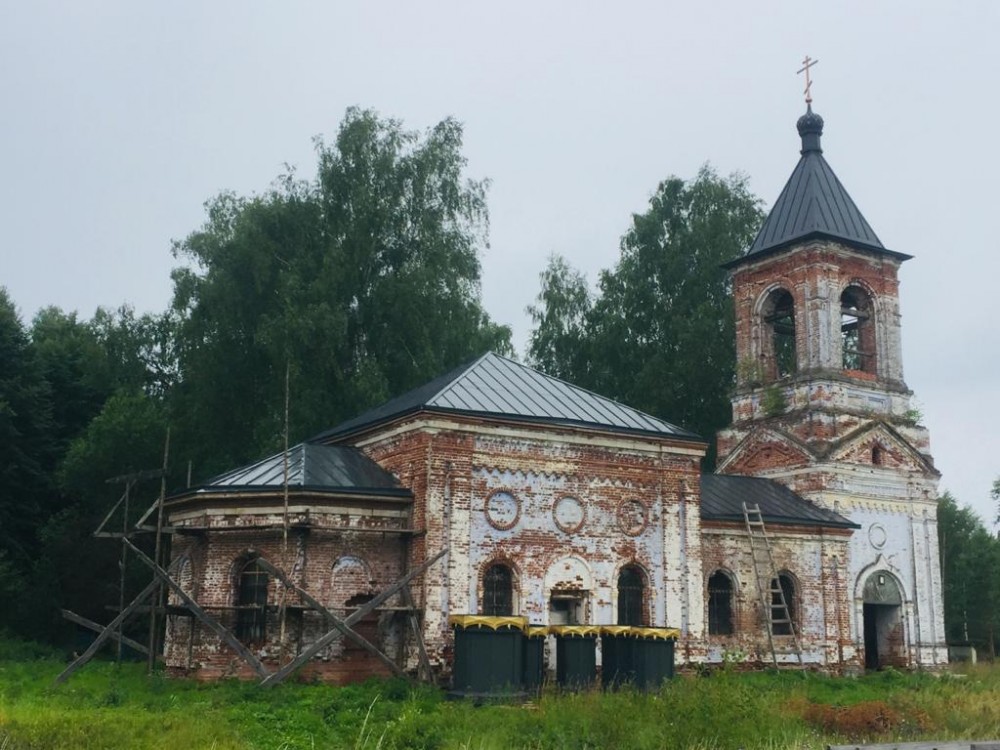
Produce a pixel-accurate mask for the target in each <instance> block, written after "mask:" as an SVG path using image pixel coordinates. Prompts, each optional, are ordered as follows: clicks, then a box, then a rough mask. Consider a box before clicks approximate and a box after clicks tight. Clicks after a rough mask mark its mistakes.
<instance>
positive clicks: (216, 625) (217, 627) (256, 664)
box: [122, 539, 270, 678]
mask: <svg viewBox="0 0 1000 750" xmlns="http://www.w3.org/2000/svg"><path fill="white" fill-rule="evenodd" d="M122 541H123V542H124V543H125V544H127V545H128V546H129V547H130V548H131V549H132V551H133V552H134V553H135V555H136V556H137V557H138V558H139V559H140V560H142V562H144V563H145V564H146V566H147V567H148V568H149V569H150V570H152V571H153V575H155V576H156V580H155V581H153V583H152V585H153V586H157V585H158V583H159V582H160V581H162V582H163V583H165V584H167V586H168V587H169V589H170V590H171V591H173V592H174V593H175V594H177V596H178V597H179V598H180V600H181V601H182V602H184V605H185V606H186V607H187V608H188V609H190V610H191V611H192V612H193V613H194V616H195V617H197V618H198V619H199V620H201V621H202V622H203V623H205V625H206V626H207V627H208V629H209V630H211V631H212V632H213V633H215V634H216V635H217V636H219V637H220V638H221V639H222V640H224V641H225V642H226V644H227V645H228V646H229V647H230V648H231V649H232V650H233V651H235V652H236V653H237V654H238V655H239V657H240V658H241V659H243V661H245V662H246V663H247V664H249V665H250V668H251V669H253V671H254V672H256V673H257V675H258V676H259V677H261V678H264V677H267V676H268V674H270V673H269V672H268V671H267V668H266V667H265V666H264V665H263V664H261V662H260V659H258V658H257V657H256V656H254V655H253V652H252V651H251V650H250V649H248V648H247V647H246V646H244V645H243V644H242V643H240V641H239V639H238V638H237V637H236V636H235V635H233V634H232V633H231V632H230V631H229V629H228V628H226V627H225V626H224V625H223V624H222V623H220V622H219V621H218V620H216V619H215V618H214V617H212V616H211V615H210V614H208V612H206V611H205V610H203V609H202V608H201V607H199V606H198V603H197V602H196V601H195V600H194V599H192V598H191V597H190V596H188V595H187V592H185V591H184V589H182V588H181V587H180V585H179V584H178V583H177V582H176V581H174V579H173V578H171V577H170V575H169V574H168V573H167V572H166V571H165V570H164V569H163V568H161V567H160V566H159V565H157V564H156V563H155V562H153V561H152V560H150V559H149V557H148V556H147V555H146V554H145V553H144V552H143V551H142V550H140V549H139V548H138V547H136V546H135V545H134V544H132V542H130V541H129V540H128V539H123V540H122Z"/></svg>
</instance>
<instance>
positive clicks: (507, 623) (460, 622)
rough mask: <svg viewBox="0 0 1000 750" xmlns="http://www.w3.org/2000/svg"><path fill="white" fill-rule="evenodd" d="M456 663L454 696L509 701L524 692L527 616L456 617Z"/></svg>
mask: <svg viewBox="0 0 1000 750" xmlns="http://www.w3.org/2000/svg"><path fill="white" fill-rule="evenodd" d="M448 622H449V624H450V625H451V626H452V628H454V631H455V660H454V663H453V664H452V691H451V694H452V695H454V696H458V697H467V698H479V699H490V698H509V697H518V696H520V695H523V693H524V642H525V637H524V629H525V627H526V626H527V618H524V617H482V616H479V615H454V616H452V617H450V618H448Z"/></svg>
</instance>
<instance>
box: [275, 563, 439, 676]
mask: <svg viewBox="0 0 1000 750" xmlns="http://www.w3.org/2000/svg"><path fill="white" fill-rule="evenodd" d="M446 554H448V550H447V549H443V550H441V551H440V552H438V553H437V554H436V555H434V557H432V558H431V559H430V560H427V561H425V562H424V563H422V564H421V565H419V566H418V567H416V568H414V569H413V570H411V571H410V572H409V573H407V574H406V575H405V576H403V577H402V578H400V579H399V580H398V581H396V582H395V583H394V584H392V586H390V587H389V588H387V589H386V590H385V591H383V592H382V593H381V594H379V595H378V596H376V597H375V598H374V599H372V600H371V601H369V602H366V603H365V604H363V605H362V606H361V607H359V608H358V609H357V610H356V611H355V612H353V613H352V614H351V615H350V616H349V617H348V618H347V619H346V620H344V625H345V626H347V627H348V628H349V627H351V626H352V625H354V623H356V622H358V621H359V620H361V618H363V617H364V616H365V615H367V614H368V613H369V612H371V611H372V610H374V609H375V608H376V607H378V606H379V605H380V604H382V603H383V602H385V601H388V600H389V598H390V597H392V596H393V595H394V594H395V593H396V592H397V591H399V590H400V589H401V588H403V586H405V585H406V584H408V583H409V582H410V581H412V580H413V579H414V578H416V577H417V576H418V575H420V574H421V573H423V572H424V571H425V570H427V569H428V568H429V567H431V565H433V564H434V563H436V562H437V561H438V560H440V559H441V558H442V557H444V556H445V555H446ZM341 636H342V633H341V632H340V631H339V630H337V629H333V630H331V631H330V632H329V633H327V634H326V635H324V636H323V637H322V638H320V639H318V640H317V641H315V642H314V643H313V644H312V645H311V646H309V647H308V648H306V649H305V650H304V651H303V652H302V653H300V654H299V655H298V656H296V657H295V658H294V659H292V660H291V661H290V662H288V664H286V665H285V666H283V667H282V668H281V669H279V670H278V671H277V672H275V673H274V674H272V675H271V676H269V677H267V678H265V679H264V680H263V681H262V682H261V683H260V684H261V687H269V686H271V685H277V684H278V683H279V682H281V681H282V680H284V679H285V678H286V677H288V675H290V674H291V673H292V672H294V671H295V670H296V669H298V668H299V667H301V666H302V665H303V664H305V663H306V662H307V661H309V660H310V659H312V658H313V657H314V656H315V655H316V654H318V653H319V652H320V651H322V650H323V649H324V648H326V647H327V646H329V645H330V644H331V643H333V642H334V641H335V640H337V639H338V638H340V637H341Z"/></svg>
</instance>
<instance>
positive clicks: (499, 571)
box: [483, 563, 514, 617]
mask: <svg viewBox="0 0 1000 750" xmlns="http://www.w3.org/2000/svg"><path fill="white" fill-rule="evenodd" d="M483 614H484V615H487V616H489V617H507V616H509V615H512V614H514V574H513V573H512V572H511V569H510V568H508V567H507V566H506V565H501V564H500V563H497V564H495V565H491V566H490V567H489V568H487V569H486V574H485V575H484V576H483Z"/></svg>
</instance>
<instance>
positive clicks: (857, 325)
mask: <svg viewBox="0 0 1000 750" xmlns="http://www.w3.org/2000/svg"><path fill="white" fill-rule="evenodd" d="M840 343H841V352H842V363H841V364H842V367H843V368H844V369H845V370H854V371H856V372H866V373H870V374H872V375H874V374H875V372H876V365H877V361H876V356H875V315H874V309H873V306H872V300H871V297H869V296H868V293H867V292H866V291H865V290H864V289H862V288H861V287H858V286H849V287H847V289H845V290H844V292H843V294H841V295H840Z"/></svg>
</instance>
